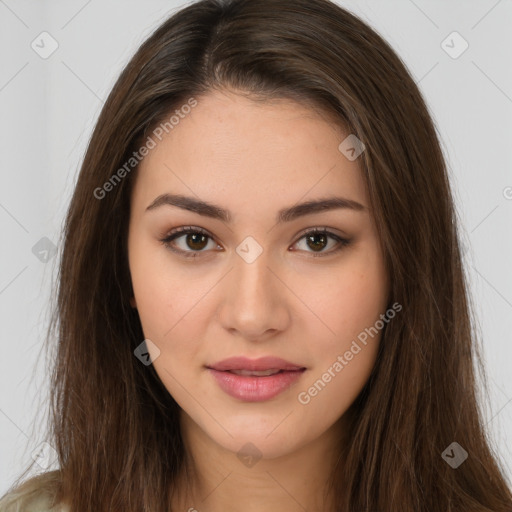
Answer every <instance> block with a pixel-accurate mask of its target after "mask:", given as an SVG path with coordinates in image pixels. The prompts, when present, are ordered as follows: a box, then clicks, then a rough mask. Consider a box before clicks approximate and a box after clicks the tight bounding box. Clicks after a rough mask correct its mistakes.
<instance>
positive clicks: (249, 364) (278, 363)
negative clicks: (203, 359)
mask: <svg viewBox="0 0 512 512" xmlns="http://www.w3.org/2000/svg"><path fill="white" fill-rule="evenodd" d="M207 368H211V369H213V370H218V371H227V370H252V371H259V370H273V369H276V370H303V369H305V367H304V366H300V365H298V364H293V363H290V362H289V361H285V360H284V359H281V358H279V357H272V356H267V357H260V358H259V359H249V358H247V357H230V358H228V359H224V360H222V361H219V362H217V363H215V364H212V365H209V366H207Z"/></svg>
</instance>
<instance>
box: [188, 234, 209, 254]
mask: <svg viewBox="0 0 512 512" xmlns="http://www.w3.org/2000/svg"><path fill="white" fill-rule="evenodd" d="M207 238H208V237H207V236H206V235H202V234H201V233H189V234H188V235H187V245H188V246H189V247H190V248H191V249H195V250H201V249H204V248H205V247H206V244H207ZM198 239H201V241H198ZM196 244H199V247H198V246H197V245H196Z"/></svg>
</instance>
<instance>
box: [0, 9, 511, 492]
mask: <svg viewBox="0 0 512 512" xmlns="http://www.w3.org/2000/svg"><path fill="white" fill-rule="evenodd" d="M339 3H340V4H341V5H342V6H345V7H347V8H348V9H349V10H351V11H352V12H354V13H356V14H358V15H360V16H361V17H362V18H363V19H364V20H366V21H367V22H368V23H369V24H370V25H371V26H373V27H374V28H375V29H376V30H377V31H378V32H380V34H381V35H383V36H384V38H385V39H387V40H388V41H389V42H390V43H391V45H392V46H393V47H394V48H395V49H396V50H397V52H398V53H399V55H400V56H401V57H402V59H403V60H404V61H405V62H406V64H407V65H408V67H409V69H410V71H411V73H412V74H413V76H414V78H415V79H416V81H417V82H418V84H419V86H420V89H421V91H422V92H423V94H424V96H425V98H426V100H427V103H428V104H429V107H430V109H431V113H432V115H433V117H434V119H435V122H436V124H437V126H438V129H439V132H440V134H441V138H442V141H443V147H444V151H445V155H446V157H447V160H448V164H449V168H450V172H451V177H452V183H453V186H454V190H455V196H456V197H455V199H456V203H457V208H458V212H459V215H460V219H461V227H462V229H463V232H464V237H465V244H466V248H467V252H466V253H465V257H466V264H467V268H468V275H469V278H470V280H471V286H472V295H473V297H474V302H475V305H476V313H477V316H478V319H479V320H478V321H479V328H480V330H481V336H482V339H483V345H484V357H485V363H486V367H487V372H488V376H489V388H490V400H487V399H485V398H484V399H483V400H482V406H483V407H484V411H485V414H486V422H487V424H488V428H489V431H490V434H491V436H492V438H493V439H494V446H495V450H496V452H497V454H498V455H499V457H500V458H501V460H502V461H503V464H504V465H505V468H506V472H507V475H508V477H509V478H512V448H511V445H512V372H511V368H510V364H511V363H510V362H511V361H512V340H511V335H510V332H511V331H512V272H511V270H510V263H511V262H512V237H511V234H512V230H511V225H512V223H511V220H512V171H511V169H512V156H511V155H512V153H511V151H510V149H511V142H512V140H511V134H512V67H511V65H510V64H511V60H512V59H511V57H512V44H511V36H510V27H511V26H512V2H511V1H510V0H500V1H496V0H481V1H478V2H477V1H473V2H470V1H467V0H456V1H455V0H450V1H447V0H444V1H440V0H439V1H427V0H414V1H413V0H395V1H382V0H367V1H361V0H359V1H356V0H351V1H339ZM183 5H185V4H184V2H178V1H165V0H149V1H148V0H146V1H144V2H143V1H134V0H130V1H126V0H123V1H121V0H107V1H99V0H89V1H87V0H73V1H69V0H68V1H64V0H51V1H46V2H40V1H37V0H32V1H28V0H0V39H1V40H0V43H1V46H0V48H1V51H0V55H1V61H0V149H1V150H0V169H1V188H0V226H1V229H2V249H1V253H0V254H1V263H2V265H1V270H0V308H1V324H2V357H1V358H0V382H1V393H0V434H1V435H0V494H2V493H3V492H5V491H6V490H7V488H8V487H9V486H10V484H11V482H12V481H13V479H14V477H15V476H17V475H18V473H19V471H20V470H21V468H22V467H24V466H25V462H26V461H27V460H30V457H31V454H32V452H33V451H34V450H36V448H37V447H38V446H39V445H40V443H41V441H42V440H43V434H44V432H43V430H44V429H43V428H42V426H41V425H42V424H41V421H42V419H43V416H44V406H45V403H46V402H45V398H44V397H45V393H46V390H47V377H48V372H47V369H46V368H45V361H44V358H43V355H44V354H43V355H41V358H40V359H38V357H39V355H40V349H41V344H42V336H43V334H44V332H45V327H46V325H47V321H48V315H47V309H46V308H47V305H48V299H49V294H50V284H51V279H52V272H53V273H54V272H55V270H54V269H55V267H56V263H57V257H50V259H49V261H48V262H47V263H44V262H43V261H41V260H40V259H41V258H43V257H44V254H42V253H41V252H40V251H39V257H36V255H35V254H34V253H33V251H32V248H33V247H34V246H35V245H36V244H37V243H38V242H39V241H40V240H41V239H42V238H43V237H47V238H48V239H49V240H51V241H53V243H55V244H56V243H57V242H58V240H59V232H60V229H61V223H62V220H63V216H64V213H65V210H66V207H67V204H68V202H69V199H70V194H71V192H72V189H73V184H74V182H75V179H76V175H77V172H78V168H79V165H80V162H81V159H82V157H83V154H84V151H85V147H86V143H87V141H88V139H89V136H90V133H91V130H92V128H93V126H94V122H95V120H96V118H97V115H98V113H99V111H100V108H101V106H102V103H103V101H104V99H105V98H106V96H107V94H108V92H109V90H110V88H111V87H112V85H113V84H114V81H115V79H116V78H117V76H118V74H119V72H120V71H121V69H122V68H123V66H124V65H125V64H126V63H127V62H128V60H129V58H130V56H131V55H132V53H133V52H134V51H135V49H136V48H137V47H138V46H139V45H140V43H141V42H142V41H143V40H144V39H145V38H146V37H147V36H148V35H149V34H150V33H151V32H152V30H153V29H154V28H156V26H157V25H159V24H160V23H161V22H162V21H163V19H164V18H165V17H167V16H168V15H169V14H170V13H171V12H174V11H175V10H176V9H177V8H179V7H181V6H183ZM43 31H47V32H49V33H50V34H51V35H52V37H53V38H55V40H56V41H57V42H58V45H59V46H58V49H57V50H56V51H55V52H54V53H53V54H52V55H51V56H50V57H49V58H47V59H42V58H41V57H40V56H39V55H38V54H37V53H36V52H35V51H34V50H33V49H32V48H31V43H32V41H34V40H35V41H36V42H37V41H40V38H38V36H39V35H40V34H41V32H43ZM453 31H457V32H459V33H460V35H461V36H462V37H463V38H464V39H465V40H466V41H467V42H468V44H469V47H468V49H467V50H466V51H465V52H464V53H462V55H460V56H459V57H458V58H452V57H451V56H450V55H448V53H446V51H445V50H444V49H443V47H442V42H443V40H445V39H446V38H447V36H449V35H450V34H451V33H452V32H453ZM451 41H453V42H451ZM39 44H40V45H41V44H42V43H39ZM445 44H448V45H450V46H452V49H451V50H450V51H451V52H454V51H457V50H458V49H459V48H461V46H460V44H461V42H460V41H458V40H457V39H453V36H451V37H450V38H449V39H448V40H447V43H445ZM46 47H47V46H46ZM43 243H44V242H43ZM36 252H37V251H36ZM49 256H51V253H50V254H49ZM38 361H39V363H38ZM446 371H450V368H446ZM41 397H42V398H41ZM449 413H451V412H448V411H447V414H449ZM453 413H454V414H455V412H453ZM34 418H36V419H35V421H34ZM442 448H444V447H442ZM442 448H441V449H440V453H441V451H442ZM469 456H471V454H470V455H469ZM440 463H442V460H441V456H440Z"/></svg>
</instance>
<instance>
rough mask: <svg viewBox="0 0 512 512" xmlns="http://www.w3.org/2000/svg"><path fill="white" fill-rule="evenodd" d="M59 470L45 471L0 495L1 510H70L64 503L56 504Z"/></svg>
mask: <svg viewBox="0 0 512 512" xmlns="http://www.w3.org/2000/svg"><path fill="white" fill-rule="evenodd" d="M58 474H59V472H58V471H51V472H48V473H43V474H42V475H38V476H36V477H32V478H30V479H29V480H27V481H25V482H23V483H22V484H20V485H18V486H17V487H16V488H14V489H11V490H9V492H8V493H7V494H5V495H4V496H1V497H0V512H69V509H68V508H67V507H66V506H65V505H62V504H55V499H54V496H55V493H56V490H57V488H58V483H59V479H58Z"/></svg>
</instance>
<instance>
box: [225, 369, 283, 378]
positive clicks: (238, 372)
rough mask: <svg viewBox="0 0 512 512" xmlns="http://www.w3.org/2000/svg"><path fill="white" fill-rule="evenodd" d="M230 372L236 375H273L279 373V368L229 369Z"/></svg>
mask: <svg viewBox="0 0 512 512" xmlns="http://www.w3.org/2000/svg"><path fill="white" fill-rule="evenodd" d="M229 371H230V372H231V373H234V374H236V375H246V376H253V377H266V376H267V375H275V374H276V373H279V372H280V371H281V370H280V369H279V368H277V369H269V370H229Z"/></svg>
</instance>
